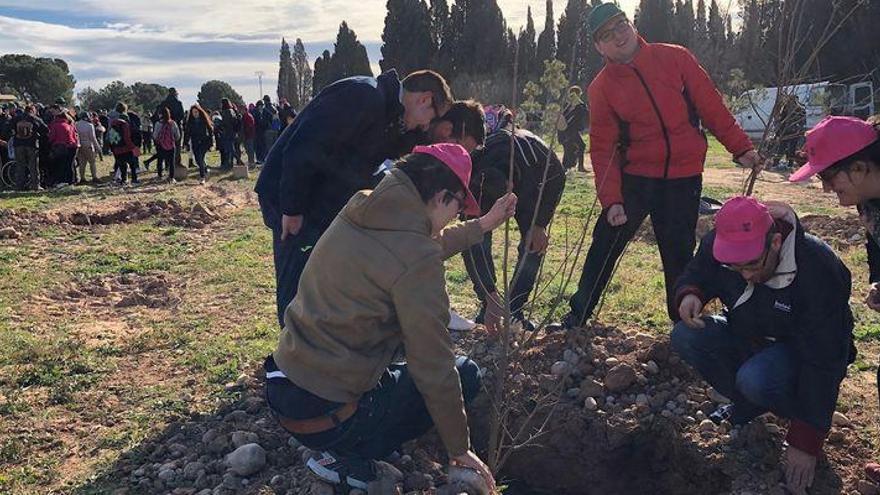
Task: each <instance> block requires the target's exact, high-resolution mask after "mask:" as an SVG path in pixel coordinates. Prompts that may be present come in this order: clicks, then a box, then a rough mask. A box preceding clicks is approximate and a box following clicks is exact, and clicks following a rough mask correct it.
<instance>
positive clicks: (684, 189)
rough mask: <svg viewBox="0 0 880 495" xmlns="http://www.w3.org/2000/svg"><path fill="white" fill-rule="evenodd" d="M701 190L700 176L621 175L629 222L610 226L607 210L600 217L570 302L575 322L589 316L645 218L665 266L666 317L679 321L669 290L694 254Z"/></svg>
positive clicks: (701, 180)
mask: <svg viewBox="0 0 880 495" xmlns="http://www.w3.org/2000/svg"><path fill="white" fill-rule="evenodd" d="M702 186H703V177H702V176H701V175H697V176H695V177H687V178H684V179H650V178H647V177H636V176H633V175H626V174H624V176H623V185H622V189H623V201H624V208H625V210H626V216H627V222H626V223H625V224H624V225H621V226H620V227H612V226H611V225H610V224H609V223H608V218H607V216H606V214H607V209H605V210H603V211H602V214H601V215H600V216H599V219H598V221H597V222H596V226H595V228H594V229H593V243H592V244H591V245H590V250H589V252H588V253H587V260H586V262H585V263H584V271H583V273H582V274H581V278H580V281H579V282H578V290H577V292H575V293H574V294H573V295H572V296H571V299H570V301H569V305H570V306H571V314H572V316H573V323H577V324H581V325H582V324H583V323H584V322H586V320H588V319H589V318H591V317H592V316H593V310H594V309H595V308H596V305H597V304H598V303H599V299H600V297H601V295H602V293H603V292H604V291H605V286H606V285H608V281H609V279H610V278H611V272H612V271H613V270H614V266H615V265H616V264H617V260H618V259H619V258H620V255H621V254H622V253H623V249H624V248H625V247H626V244H627V242H629V240H630V239H632V237H633V235H635V233H636V231H637V230H638V229H639V227H640V226H641V224H642V221H644V219H645V217H646V216H648V215H650V216H651V224H652V225H653V227H654V236H655V237H656V238H657V246H658V247H659V248H660V258H661V260H662V261H663V274H664V276H665V282H666V305H667V310H668V311H669V318H670V319H672V321H678V320H679V317H678V308H675V307H674V305H675V294H674V293H673V291H674V290H675V282H676V280H677V279H678V277H679V276H680V275H681V273H682V272H683V271H684V267H685V265H687V264H688V262H689V261H690V260H691V258H693V255H694V247H695V246H696V234H695V232H696V227H697V218H698V217H699V208H700V193H701V191H702Z"/></svg>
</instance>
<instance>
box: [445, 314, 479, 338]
mask: <svg viewBox="0 0 880 495" xmlns="http://www.w3.org/2000/svg"><path fill="white" fill-rule="evenodd" d="M476 326H477V324H476V323H474V322H473V321H471V320H468V319H467V318H465V317H463V316H461V315H459V314H458V313H456V312H455V311H453V310H452V308H449V325H447V328H449V329H450V330H455V331H457V332H470V331H471V330H473V329H474V328H475V327H476Z"/></svg>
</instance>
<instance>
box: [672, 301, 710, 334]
mask: <svg viewBox="0 0 880 495" xmlns="http://www.w3.org/2000/svg"><path fill="white" fill-rule="evenodd" d="M702 313H703V301H700V298H699V297H697V296H695V295H693V294H688V295H686V296H684V299H682V300H681V304H679V305H678V316H680V317H681V321H683V322H684V324H685V325H687V326H688V327H690V328H695V329H697V328H706V322H704V321H703V319H702V318H701V316H702Z"/></svg>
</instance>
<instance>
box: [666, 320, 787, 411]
mask: <svg viewBox="0 0 880 495" xmlns="http://www.w3.org/2000/svg"><path fill="white" fill-rule="evenodd" d="M703 321H704V322H705V323H706V328H702V329H693V328H690V327H688V326H687V325H685V324H684V322H679V323H677V324H676V325H675V328H673V330H672V337H671V340H672V348H673V349H674V350H675V352H677V353H678V355H679V356H680V357H681V359H683V360H684V361H685V362H686V363H688V364H690V365H691V366H693V367H694V368H695V369H696V370H697V372H699V373H700V375H701V376H702V377H703V379H704V380H706V381H707V382H709V384H710V385H712V387H713V388H715V390H717V391H718V392H720V393H721V394H722V395H724V396H725V397H727V398H729V399H730V400H731V401H732V402H733V405H734V407H733V414H732V416H731V423H733V424H745V423H748V422H749V421H751V420H752V419H754V418H756V417H758V416H760V415H761V414H764V413H766V412H768V411H770V412H772V413H773V414H775V415H777V416H779V417H782V418H789V419H790V418H793V417H794V413H795V411H796V410H797V401H796V394H797V379H798V369H799V367H800V363H799V359H798V357H797V354H796V352H795V350H794V349H793V348H792V347H791V346H790V345H788V344H785V343H777V344H770V345H768V346H765V347H762V348H759V349H757V350H755V349H754V348H753V346H752V345H751V344H750V343H749V342H747V341H746V340H745V339H743V338H741V337H739V336H737V335H735V334H734V333H733V332H732V331H731V329H730V325H729V324H728V323H727V320H726V319H725V318H723V317H720V316H712V317H704V318H703Z"/></svg>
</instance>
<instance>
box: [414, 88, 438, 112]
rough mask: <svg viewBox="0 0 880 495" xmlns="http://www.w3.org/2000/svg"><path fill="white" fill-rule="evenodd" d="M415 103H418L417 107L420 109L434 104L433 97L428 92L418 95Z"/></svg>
mask: <svg viewBox="0 0 880 495" xmlns="http://www.w3.org/2000/svg"><path fill="white" fill-rule="evenodd" d="M417 101H418V102H419V106H420V107H422V108H426V107H430V106H432V105H433V103H434V95H432V94H431V92H430V91H424V92H422V93H419V98H418V100H417Z"/></svg>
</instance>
